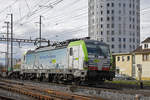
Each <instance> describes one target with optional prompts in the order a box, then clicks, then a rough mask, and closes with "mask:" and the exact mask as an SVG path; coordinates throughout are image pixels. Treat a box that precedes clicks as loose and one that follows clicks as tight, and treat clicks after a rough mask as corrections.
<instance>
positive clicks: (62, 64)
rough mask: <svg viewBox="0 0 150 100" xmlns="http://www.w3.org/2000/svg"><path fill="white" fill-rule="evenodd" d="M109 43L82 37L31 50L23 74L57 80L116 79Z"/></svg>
mask: <svg viewBox="0 0 150 100" xmlns="http://www.w3.org/2000/svg"><path fill="white" fill-rule="evenodd" d="M110 62H111V56H110V50H109V46H108V45H107V44H105V43H103V42H100V41H95V40H89V39H81V40H72V41H68V42H66V43H65V45H54V46H47V47H41V48H38V49H36V50H33V51H28V52H27V53H26V54H25V55H24V57H23V59H22V65H21V70H20V74H21V75H20V76H21V77H22V78H24V79H36V78H37V79H40V80H43V79H44V80H45V79H47V80H49V81H53V82H76V83H80V82H101V81H105V80H112V79H113V77H114V72H113V71H110V68H111V65H110Z"/></svg>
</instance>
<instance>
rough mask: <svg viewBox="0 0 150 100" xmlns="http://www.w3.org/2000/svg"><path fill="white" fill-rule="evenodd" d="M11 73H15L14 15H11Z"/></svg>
mask: <svg viewBox="0 0 150 100" xmlns="http://www.w3.org/2000/svg"><path fill="white" fill-rule="evenodd" d="M11 71H13V14H11Z"/></svg>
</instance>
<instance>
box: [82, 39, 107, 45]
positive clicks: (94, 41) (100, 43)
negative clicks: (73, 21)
mask: <svg viewBox="0 0 150 100" xmlns="http://www.w3.org/2000/svg"><path fill="white" fill-rule="evenodd" d="M85 43H91V44H94V43H95V44H99V45H108V44H106V43H104V42H102V41H97V40H85Z"/></svg>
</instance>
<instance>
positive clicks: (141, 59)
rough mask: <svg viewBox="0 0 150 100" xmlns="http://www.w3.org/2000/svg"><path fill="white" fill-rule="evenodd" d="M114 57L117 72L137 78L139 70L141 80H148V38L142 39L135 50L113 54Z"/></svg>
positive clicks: (149, 74) (149, 59) (149, 43)
mask: <svg viewBox="0 0 150 100" xmlns="http://www.w3.org/2000/svg"><path fill="white" fill-rule="evenodd" d="M114 57H115V64H116V70H117V72H118V73H119V74H126V75H128V76H132V77H135V78H138V77H139V72H141V73H142V76H141V77H142V80H150V38H147V39H146V40H144V41H143V42H142V43H141V46H139V47H138V48H137V49H136V50H134V51H132V52H130V53H119V54H114Z"/></svg>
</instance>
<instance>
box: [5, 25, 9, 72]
mask: <svg viewBox="0 0 150 100" xmlns="http://www.w3.org/2000/svg"><path fill="white" fill-rule="evenodd" d="M5 23H6V24H7V51H6V69H7V71H8V64H9V58H8V54H9V40H8V38H9V22H5Z"/></svg>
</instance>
